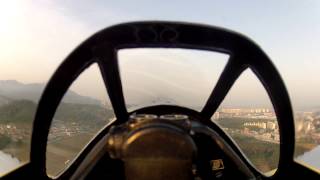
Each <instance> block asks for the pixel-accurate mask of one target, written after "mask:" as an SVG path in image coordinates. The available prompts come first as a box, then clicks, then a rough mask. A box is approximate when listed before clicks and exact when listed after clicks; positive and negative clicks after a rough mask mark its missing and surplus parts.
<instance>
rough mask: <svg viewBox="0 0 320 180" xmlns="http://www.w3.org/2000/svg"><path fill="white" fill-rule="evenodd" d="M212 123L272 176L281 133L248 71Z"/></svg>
mask: <svg viewBox="0 0 320 180" xmlns="http://www.w3.org/2000/svg"><path fill="white" fill-rule="evenodd" d="M212 119H213V120H214V121H215V122H217V123H218V124H219V125H220V126H221V127H222V128H223V129H224V130H225V131H226V132H227V133H228V134H229V135H230V137H231V138H232V139H233V140H234V141H235V142H236V143H237V145H238V146H239V147H240V149H241V150H242V152H243V153H244V154H245V156H246V157H247V158H248V160H249V161H251V163H252V164H253V165H254V166H255V167H256V168H257V169H258V170H260V171H261V172H264V173H266V174H268V175H271V174H272V173H273V172H274V171H273V170H275V169H276V168H277V167H278V161H279V150H280V149H279V147H280V146H279V129H278V123H277V119H276V116H275V113H274V110H273V107H272V104H271V102H270V100H269V98H268V95H267V93H266V91H265V90H264V88H263V86H262V85H261V84H260V82H259V80H258V79H257V78H256V77H255V76H254V74H253V73H252V72H251V71H250V70H247V71H245V72H244V73H243V74H242V75H241V76H240V77H239V79H238V81H236V83H235V84H234V86H233V87H232V89H231V90H230V92H229V94H228V95H227V97H226V99H225V100H224V102H223V103H222V104H221V105H220V108H219V109H218V111H217V112H216V113H215V114H214V115H213V117H212Z"/></svg>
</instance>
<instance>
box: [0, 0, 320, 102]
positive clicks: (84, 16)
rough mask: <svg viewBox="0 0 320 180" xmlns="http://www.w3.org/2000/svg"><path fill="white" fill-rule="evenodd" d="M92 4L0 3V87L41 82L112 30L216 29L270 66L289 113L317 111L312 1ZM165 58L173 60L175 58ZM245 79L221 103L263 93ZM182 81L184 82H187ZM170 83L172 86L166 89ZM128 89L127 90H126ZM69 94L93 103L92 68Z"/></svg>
mask: <svg viewBox="0 0 320 180" xmlns="http://www.w3.org/2000/svg"><path fill="white" fill-rule="evenodd" d="M89 2H91V3H89ZM92 2H93V1H79V0H78V1H58V0H56V1H23V0H11V1H1V3H0V22H1V24H0V26H1V27H0V49H1V50H0V79H16V80H18V81H21V82H25V83H30V82H46V81H47V80H48V78H49V77H50V76H51V75H52V73H53V72H54V70H55V69H56V67H57V66H58V65H59V64H60V63H61V61H62V60H63V59H64V58H65V57H66V56H67V55H68V54H69V53H70V52H71V51H72V50H73V49H74V48H75V47H76V46H77V45H78V44H79V43H80V42H82V41H83V40H85V39H86V38H87V37H89V36H90V35H91V34H93V33H94V32H96V31H98V30H100V29H102V28H104V27H107V26H110V25H113V24H116V23H120V22H126V21H133V20H171V21H188V22H197V23H205V24H210V25H215V26H221V27H225V28H228V29H232V30H235V31H238V32H241V33H243V34H245V35H247V36H249V37H250V38H251V39H253V40H254V41H255V42H257V43H258V44H259V45H260V46H261V47H262V49H263V50H265V52H266V53H267V54H268V55H269V57H271V59H272V60H273V61H274V63H275V65H276V66H277V68H278V69H279V71H280V73H281V75H282V77H283V79H284V80H285V83H286V85H287V87H288V90H289V93H290V96H291V98H292V102H293V105H294V106H296V107H298V106H303V105H306V104H310V105H320V103H319V101H320V93H318V92H320V80H319V78H318V77H319V75H320V73H319V69H320V55H319V50H320V23H319V22H320V1H317V0H314V1H309V0H304V1H301V0H299V1H298V0H297V1H293V0H290V1H289V0H288V1H277V0H274V1H263V3H260V2H262V1H253V0H252V1H241V2H240V1H212V0H208V1H174V2H173V1H170V2H169V1H168V3H165V2H164V1H118V0H117V1H114V2H111V1H95V3H92ZM127 58H130V55H128V56H127ZM168 58H171V59H175V58H176V55H173V56H172V57H168ZM176 59H177V58H176ZM177 61H178V60H177ZM204 61H205V60H204ZM128 67H131V68H130V69H132V66H130V65H129V66H128ZM133 71H134V70H133ZM251 75H252V74H250V72H249V71H248V72H246V73H245V74H244V76H242V77H241V80H240V81H239V82H238V83H237V84H236V85H235V87H234V88H233V90H232V95H231V96H230V97H233V98H229V99H235V100H234V101H232V100H230V101H229V100H228V101H229V104H232V103H235V102H239V101H248V102H250V101H251V100H256V99H257V98H258V99H259V97H260V96H261V93H264V92H260V90H261V86H260V85H259V84H258V83H257V82H255V79H254V77H253V76H251ZM149 76H150V73H149ZM97 78H98V82H99V83H100V84H99V83H97V82H96V81H97ZM164 78H165V77H164ZM189 79H190V81H192V77H190V78H189ZM204 79H205V78H204ZM163 80H164V79H162V81H163ZM129 81H130V79H128V83H129ZM163 82H164V81H163ZM251 82H253V83H251ZM170 83H171V84H173V85H174V84H175V83H174V82H168V81H166V84H170ZM164 85H165V84H164ZM95 87H96V88H95ZM146 87H151V86H150V85H149V86H146ZM208 87H209V86H208ZM0 88H1V87H0ZM130 88H131V89H134V88H135V87H132V86H131V85H130ZM190 88H192V87H190ZM257 88H258V89H259V88H260V90H259V92H257ZM73 89H74V90H76V91H77V92H79V93H81V94H89V95H91V96H94V97H98V98H102V97H103V93H104V92H103V90H104V89H103V87H102V86H101V78H100V79H99V74H97V71H96V70H95V69H94V68H93V69H92V68H91V69H90V70H89V71H88V72H87V73H86V75H84V76H83V77H81V80H79V81H78V83H77V84H75V85H74V86H73ZM199 91H200V90H199ZM261 91H262V90H261ZM133 92H134V91H133ZM140 92H141V91H140ZM201 92H202V91H201ZM203 92H207V90H203ZM244 92H247V93H244ZM133 95H134V94H133ZM133 95H132V96H133ZM149 95H150V94H149ZM264 95H265V94H264ZM151 96H154V94H153V95H151ZM248 96H250V97H251V99H250V97H248ZM227 104H228V103H227Z"/></svg>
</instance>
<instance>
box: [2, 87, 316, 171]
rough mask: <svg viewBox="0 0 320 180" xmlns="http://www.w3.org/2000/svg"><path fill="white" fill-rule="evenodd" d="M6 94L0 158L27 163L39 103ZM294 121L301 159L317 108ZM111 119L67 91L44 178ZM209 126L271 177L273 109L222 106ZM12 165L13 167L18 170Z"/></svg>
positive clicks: (275, 147)
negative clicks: (217, 126) (9, 158)
mask: <svg viewBox="0 0 320 180" xmlns="http://www.w3.org/2000/svg"><path fill="white" fill-rule="evenodd" d="M0 83H2V87H4V86H5V85H7V86H9V85H10V86H14V87H15V88H16V89H19V88H20V89H23V88H29V89H30V87H31V88H35V89H37V88H38V86H39V85H25V84H21V83H19V82H16V81H2V82H1V81H0ZM8 89H9V88H8ZM37 91H40V90H37ZM0 92H1V91H0ZM3 92H4V91H3ZM3 92H2V93H3ZM7 92H8V93H7V94H4V93H3V94H2V95H1V94H0V153H1V154H0V155H1V156H5V157H7V156H9V157H11V159H13V161H12V160H11V161H10V162H15V163H16V164H21V163H23V162H26V161H28V160H29V152H30V139H31V132H32V122H33V118H34V114H35V111H36V108H37V103H36V102H37V99H35V97H34V96H32V94H26V92H27V91H26V90H25V89H24V90H23V91H21V92H19V94H22V95H21V96H22V97H23V98H22V97H19V96H18V95H17V94H14V95H12V94H10V93H12V92H11V91H7ZM36 93H37V94H40V93H39V92H36ZM37 98H39V97H38V96H37ZM165 102H167V101H165ZM168 102H169V101H168ZM294 117H295V128H296V145H295V157H296V158H297V159H299V157H301V156H302V155H303V154H304V153H306V152H310V151H312V150H313V149H314V148H316V147H317V146H318V145H319V144H320V109H316V108H313V109H307V110H301V111H295V113H294ZM113 119H114V114H113V110H112V108H111V107H110V104H108V103H101V101H97V100H95V99H92V98H90V97H86V96H81V95H79V94H77V93H75V92H72V91H70V92H68V93H67V95H66V96H65V97H64V98H63V101H62V103H61V104H60V105H59V107H58V109H57V111H56V113H55V116H54V119H53V122H52V125H51V128H50V133H49V137H48V146H47V172H48V174H50V175H53V176H54V175H56V174H58V173H59V172H61V171H63V170H64V169H65V167H67V166H68V165H69V164H70V163H71V162H72V161H73V160H74V159H75V157H76V156H77V155H78V154H79V153H80V152H81V150H82V149H83V148H84V147H85V146H86V144H87V143H88V142H90V140H91V139H92V138H93V137H94V136H95V135H96V134H97V133H98V132H99V131H100V130H101V129H102V128H103V127H105V126H106V125H108V123H110V122H111V121H112V120H113ZM212 121H213V122H216V123H217V124H218V125H219V126H220V127H221V128H222V129H223V130H224V131H225V132H226V133H227V134H228V135H229V136H230V137H231V138H232V139H233V140H234V142H235V143H236V144H237V145H238V146H239V147H240V149H241V150H242V152H243V153H244V155H245V156H246V157H247V158H248V159H249V160H250V161H251V162H252V164H253V165H255V166H256V167H257V168H258V169H259V170H260V171H262V172H269V171H271V170H273V169H275V168H277V165H278V161H279V146H280V145H279V138H280V137H279V127H278V122H277V118H276V115H275V112H274V110H273V109H272V108H266V107H254V108H243V107H241V108H240V107H228V108H227V107H220V108H219V109H218V110H217V112H216V113H215V114H214V115H213V116H212ZM16 164H15V165H14V166H13V167H16V166H17V165H16ZM7 166H8V165H6V166H5V167H7ZM8 167H9V166H8Z"/></svg>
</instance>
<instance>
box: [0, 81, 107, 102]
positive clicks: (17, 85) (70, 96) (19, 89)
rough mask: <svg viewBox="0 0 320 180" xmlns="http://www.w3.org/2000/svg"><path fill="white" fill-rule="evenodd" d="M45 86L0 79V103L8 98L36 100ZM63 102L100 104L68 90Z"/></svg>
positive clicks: (8, 99) (95, 100)
mask: <svg viewBox="0 0 320 180" xmlns="http://www.w3.org/2000/svg"><path fill="white" fill-rule="evenodd" d="M44 88H45V84H43V83H32V84H24V83H21V82H18V81H16V80H0V105H3V104H6V103H8V101H10V100H18V99H26V100H31V101H33V102H38V101H39V99H40V97H41V95H42V92H43V90H44ZM63 102H65V103H76V104H96V105H101V101H99V100H97V99H94V98H91V97H88V96H82V95H79V94H77V93H76V92H74V91H72V90H69V91H68V92H67V93H66V95H65V97H64V98H63Z"/></svg>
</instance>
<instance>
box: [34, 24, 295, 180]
mask: <svg viewBox="0 0 320 180" xmlns="http://www.w3.org/2000/svg"><path fill="white" fill-rule="evenodd" d="M140 47H162V48H188V49H199V50H209V51H215V52H221V53H227V54H229V55H230V59H229V60H228V63H227V65H226V66H225V68H224V70H223V72H222V74H221V75H220V78H219V80H218V82H217V84H216V86H215V87H214V89H213V91H212V93H211V95H210V97H209V99H208V100H207V102H206V105H205V106H204V108H203V109H202V111H201V112H200V116H201V117H202V121H203V122H204V123H206V124H212V123H213V122H211V121H210V117H211V116H212V115H213V113H214V112H215V111H216V110H217V108H218V107H219V105H220V104H221V102H222V101H223V99H224V97H225V96H226V94H227V93H228V91H229V90H230V88H231V87H232V85H233V84H234V82H235V81H236V79H237V78H238V77H239V76H240V74H241V73H242V72H243V71H244V70H245V69H246V68H250V69H252V70H253V72H254V73H255V74H256V76H257V77H258V79H259V80H260V81H261V83H262V84H263V86H264V87H265V89H266V91H267V93H268V95H269V97H270V99H271V102H272V104H273V106H274V109H275V113H276V115H277V119H278V123H279V130H280V132H279V133H280V160H279V166H278V169H277V171H276V173H275V174H274V176H281V175H283V174H285V173H288V172H289V171H290V167H291V165H292V163H293V154H294V141H295V138H294V121H293V114H292V109H291V104H290V100H289V96H288V93H287V90H286V88H285V85H284V83H283V81H282V79H281V77H280V75H279V73H278V72H277V70H276V68H275V66H274V65H273V64H272V62H271V61H270V59H269V58H268V57H267V55H266V54H265V53H264V52H263V51H262V50H261V49H260V48H259V46H257V45H256V44H255V43H254V42H253V41H251V40H250V39H248V38H246V37H244V36H243V35H240V34H238V33H235V32H232V31H229V30H226V29H222V28H217V27H212V26H206V25H198V24H190V23H180V22H157V21H156V22H133V23H126V24H120V25H116V26H112V27H109V28H106V29H104V30H102V31H100V32H98V33H96V34H94V35H93V36H91V37H90V38H89V39H87V40H86V41H85V42H83V43H82V44H81V45H80V46H79V47H77V48H76V49H75V50H74V51H73V52H72V53H71V54H70V55H69V56H68V57H67V58H66V59H65V60H64V61H63V63H62V64H61V65H60V66H59V68H58V69H57V70H56V72H55V73H54V75H53V76H52V77H51V79H50V81H49V82H48V84H47V86H46V88H45V90H44V92H43V94H42V97H41V99H40V101H39V104H38V109H37V112H36V115H35V120H34V124H33V132H32V142H31V154H30V163H31V166H32V169H33V170H34V173H35V175H39V176H40V177H47V174H46V166H45V165H46V162H45V161H46V146H47V139H48V134H49V128H50V125H51V122H52V118H53V116H54V113H55V111H56V109H57V107H58V105H59V103H60V101H61V99H62V98H63V95H64V94H65V92H66V91H67V90H68V88H69V87H70V85H71V84H72V82H73V81H74V80H75V79H76V78H77V77H78V76H79V75H80V74H81V73H82V72H83V70H84V69H86V68H87V67H89V66H90V65H91V64H92V63H94V62H97V63H98V65H99V69H100V71H101V74H102V77H103V80H104V83H105V85H106V90H107V92H108V95H109V98H110V100H111V104H112V106H113V109H114V112H115V115H116V118H117V120H116V122H117V123H121V122H125V121H126V120H127V119H128V114H129V113H128V112H127V109H126V106H125V100H124V96H123V91H122V86H121V80H120V75H119V68H118V63H117V50H119V49H122V48H140Z"/></svg>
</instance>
